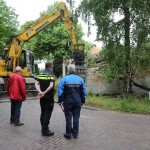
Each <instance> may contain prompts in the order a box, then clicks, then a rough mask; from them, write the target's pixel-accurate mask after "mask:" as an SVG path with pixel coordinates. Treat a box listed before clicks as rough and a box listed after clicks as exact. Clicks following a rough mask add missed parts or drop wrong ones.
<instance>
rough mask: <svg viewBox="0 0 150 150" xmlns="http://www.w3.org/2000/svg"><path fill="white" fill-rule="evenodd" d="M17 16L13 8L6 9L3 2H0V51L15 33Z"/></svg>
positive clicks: (1, 0)
mask: <svg viewBox="0 0 150 150" xmlns="http://www.w3.org/2000/svg"><path fill="white" fill-rule="evenodd" d="M17 17H18V15H17V14H15V11H14V9H13V8H11V7H8V6H7V5H6V2H5V1H4V0H0V51H2V49H4V48H5V47H6V46H7V45H8V44H9V42H10V39H11V37H12V36H13V35H14V34H15V33H16V31H17V27H18V25H19V24H18V22H17Z"/></svg>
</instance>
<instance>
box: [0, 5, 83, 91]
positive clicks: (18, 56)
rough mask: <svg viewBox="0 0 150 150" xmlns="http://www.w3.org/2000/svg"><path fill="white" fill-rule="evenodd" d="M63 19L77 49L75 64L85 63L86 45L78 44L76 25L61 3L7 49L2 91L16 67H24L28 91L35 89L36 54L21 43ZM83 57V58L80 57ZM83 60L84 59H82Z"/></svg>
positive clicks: (0, 71) (0, 73)
mask: <svg viewBox="0 0 150 150" xmlns="http://www.w3.org/2000/svg"><path fill="white" fill-rule="evenodd" d="M59 18H61V20H62V21H63V23H64V24H65V27H66V30H67V31H68V34H69V36H70V39H71V42H72V44H73V46H74V49H75V55H74V58H75V59H74V60H75V62H77V61H78V60H79V61H83V59H84V56H83V55H84V54H83V53H82V52H83V50H79V49H83V47H84V44H83V43H77V40H76V36H75V32H76V31H75V29H76V28H75V25H74V22H73V19H72V16H71V14H70V12H69V10H68V8H67V6H66V4H65V3H63V2H60V3H59V5H58V6H57V7H56V8H55V9H53V10H52V11H50V12H49V13H45V14H44V15H42V16H41V17H40V18H39V19H38V20H36V21H35V22H34V23H33V24H32V25H30V26H28V27H27V28H26V29H25V30H24V31H23V32H21V33H20V34H18V35H16V36H14V37H13V38H12V41H11V43H10V45H9V47H8V48H7V49H5V50H4V54H3V56H2V59H1V60H0V91H3V90H5V85H6V82H7V79H8V76H9V74H10V73H13V72H14V70H15V68H16V66H18V65H19V66H21V67H22V72H21V74H22V76H23V77H24V78H25V81H26V85H27V90H29V89H31V90H32V88H34V86H33V85H34V78H32V71H33V66H34V54H33V52H32V51H29V50H24V49H22V48H21V47H20V43H21V42H27V41H29V40H30V39H31V38H32V37H34V36H36V34H38V33H39V32H40V31H42V30H43V29H45V28H46V27H47V26H49V25H50V24H51V23H53V22H54V21H56V20H57V19H59ZM80 56H81V57H80ZM80 58H83V59H80Z"/></svg>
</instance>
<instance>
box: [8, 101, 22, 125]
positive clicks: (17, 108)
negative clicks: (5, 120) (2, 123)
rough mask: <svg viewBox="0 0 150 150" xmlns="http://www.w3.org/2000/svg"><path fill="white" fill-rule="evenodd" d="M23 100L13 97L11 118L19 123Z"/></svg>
mask: <svg viewBox="0 0 150 150" xmlns="http://www.w3.org/2000/svg"><path fill="white" fill-rule="evenodd" d="M21 106H22V101H16V100H13V99H11V118H10V121H12V122H15V123H18V122H20V113H21Z"/></svg>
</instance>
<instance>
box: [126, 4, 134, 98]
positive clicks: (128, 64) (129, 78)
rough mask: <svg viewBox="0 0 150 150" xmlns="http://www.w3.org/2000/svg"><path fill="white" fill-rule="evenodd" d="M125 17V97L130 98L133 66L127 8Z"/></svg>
mask: <svg viewBox="0 0 150 150" xmlns="http://www.w3.org/2000/svg"><path fill="white" fill-rule="evenodd" d="M124 15H125V26H124V29H125V55H126V61H125V67H126V70H125V74H124V96H125V97H128V96H129V94H130V93H131V92H132V66H131V56H130V12H129V8H128V7H127V6H125V7H124Z"/></svg>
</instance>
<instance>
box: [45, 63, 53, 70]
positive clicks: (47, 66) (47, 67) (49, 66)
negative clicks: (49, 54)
mask: <svg viewBox="0 0 150 150" xmlns="http://www.w3.org/2000/svg"><path fill="white" fill-rule="evenodd" d="M45 68H46V69H52V68H53V63H52V62H46V63H45Z"/></svg>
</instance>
